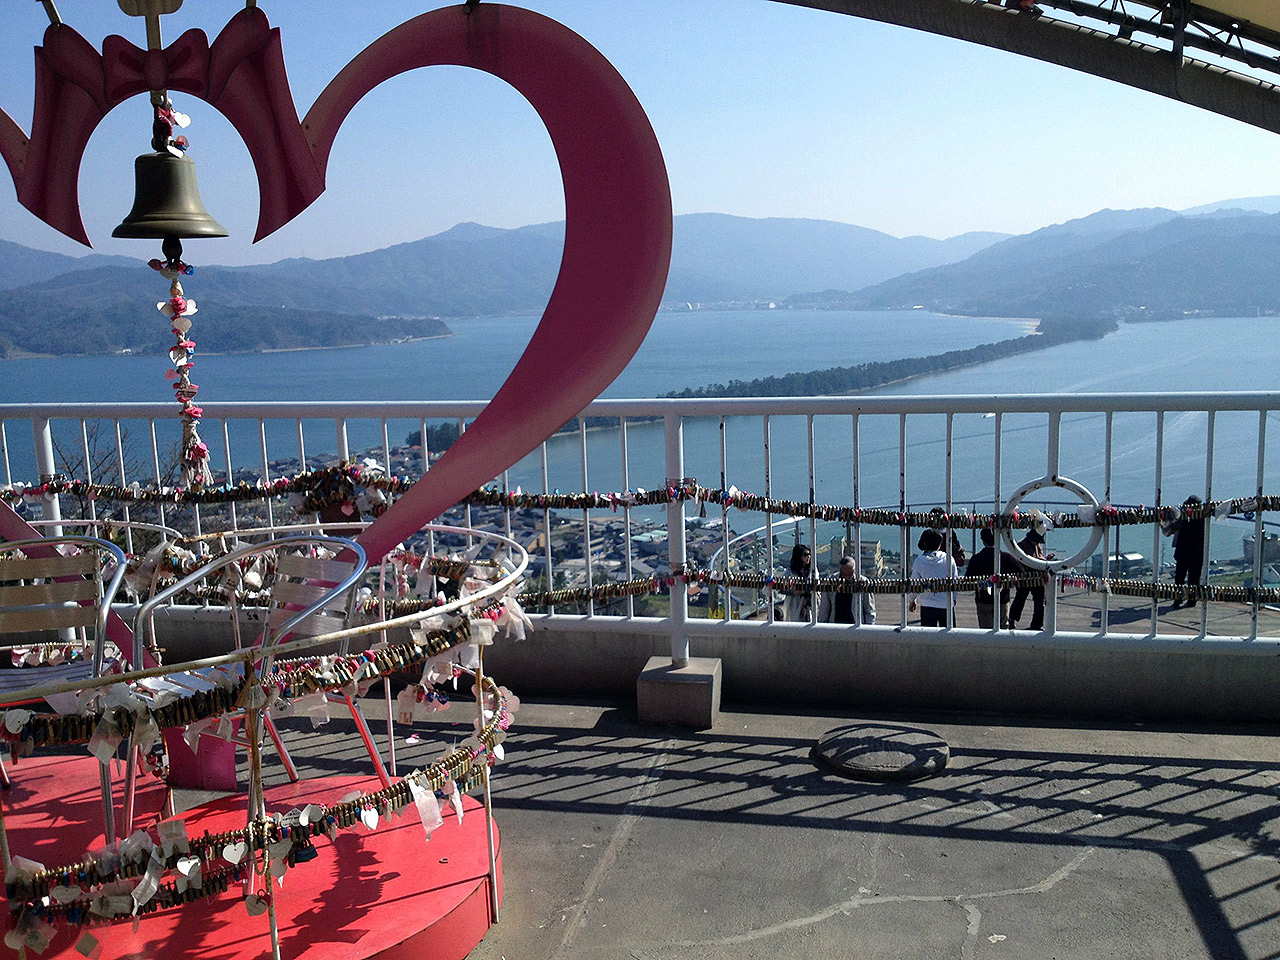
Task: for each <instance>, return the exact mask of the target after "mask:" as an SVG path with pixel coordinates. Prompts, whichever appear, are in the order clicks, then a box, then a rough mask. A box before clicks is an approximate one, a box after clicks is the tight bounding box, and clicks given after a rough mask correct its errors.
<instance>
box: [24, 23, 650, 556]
mask: <svg viewBox="0 0 1280 960" xmlns="http://www.w3.org/2000/svg"><path fill="white" fill-rule="evenodd" d="M443 64H448V65H455V66H469V67H474V68H475V69H478V70H484V71H486V72H488V73H491V74H493V75H494V76H497V77H500V78H502V79H503V80H506V81H507V82H508V83H510V84H511V85H512V86H513V87H515V88H516V89H517V90H518V91H520V93H521V94H523V95H524V96H525V98H526V99H527V100H528V101H529V102H530V104H531V105H532V106H533V107H534V109H535V110H536V111H537V112H538V114H539V116H540V117H541V118H542V120H543V122H544V123H545V125H546V127H547V132H548V133H549V134H550V136H551V140H552V144H553V145H554V147H555V151H556V156H557V159H558V160H559V163H560V170H561V174H562V177H563V181H564V193H565V220H566V225H565V241H564V256H563V259H562V261H561V265H560V274H559V276H558V277H557V279H556V284H555V288H554V290H553V291H552V294H551V299H550V301H549V302H548V304H547V308H546V310H545V311H544V313H543V315H542V321H541V323H539V325H538V328H537V330H536V331H535V332H534V335H533V338H532V340H531V341H530V343H529V346H528V347H527V348H526V350H525V352H524V354H523V355H522V356H521V358H520V360H519V362H518V363H517V364H516V367H515V369H514V370H513V371H512V372H511V374H510V376H509V377H508V378H507V380H506V382H505V383H503V385H502V387H501V388H500V389H499V390H498V392H497V394H496V395H495V396H494V398H493V400H492V401H491V402H490V404H489V405H488V407H486V408H485V410H484V411H483V413H481V415H480V416H479V417H478V418H477V419H476V421H475V422H474V424H472V426H471V428H470V429H468V430H467V432H466V433H465V434H463V436H462V437H460V438H459V439H458V441H457V442H456V443H454V445H453V446H452V447H451V448H450V449H449V450H448V452H447V453H446V454H445V455H444V456H443V457H442V458H441V459H440V460H439V461H438V462H437V463H436V465H435V466H434V467H432V468H431V470H430V471H429V473H428V474H427V476H426V477H424V478H423V480H421V481H419V482H418V483H416V484H415V485H414V486H413V487H411V488H410V489H409V490H408V491H407V492H406V493H405V494H404V496H402V497H401V499H400V500H399V501H398V502H397V503H396V504H395V505H394V506H393V507H392V508H391V509H390V510H388V511H387V512H386V513H385V514H384V515H383V516H382V517H380V518H379V519H378V520H377V521H376V522H375V523H374V524H372V525H371V526H370V527H369V528H368V529H367V530H366V531H365V532H364V534H363V535H362V536H361V538H360V539H361V542H362V543H363V544H364V546H365V549H366V551H367V552H368V554H369V557H370V560H376V559H379V558H381V557H382V556H383V555H384V554H385V553H386V552H387V550H389V549H391V547H393V546H395V544H397V543H398V542H400V541H401V540H403V539H405V538H406V537H408V536H409V535H411V534H412V533H414V532H416V531H417V530H418V529H420V528H421V526H422V525H423V524H425V523H427V522H429V521H430V520H432V519H434V518H435V517H437V516H438V515H439V514H440V513H441V512H443V511H444V510H446V509H447V508H448V507H450V506H452V505H453V504H454V503H456V502H457V501H458V500H460V499H462V498H463V497H464V496H466V495H467V494H468V493H470V492H471V491H473V490H474V489H476V488H477V487H479V486H480V485H482V484H484V483H485V482H487V481H489V480H490V479H492V478H493V477H495V476H497V475H498V474H500V473H501V472H502V471H503V470H504V469H506V468H507V467H508V466H510V465H511V464H513V463H515V462H516V461H517V460H519V459H520V458H521V457H523V456H525V455H526V454H528V453H529V452H530V451H532V450H534V449H535V448H536V447H537V446H538V444H539V443H541V442H542V441H543V440H544V439H546V438H547V437H548V436H550V435H551V433H553V432H554V431H555V430H556V429H557V428H559V427H560V426H562V425H563V424H564V423H565V422H567V421H568V420H570V419H572V418H573V417H574V416H576V415H577V413H578V412H579V411H580V410H581V409H582V408H583V407H584V406H586V405H587V404H588V403H589V402H591V400H593V399H594V398H595V397H596V396H597V395H598V394H599V393H600V391H601V390H603V389H604V388H605V387H606V386H607V385H608V384H609V383H610V382H612V380H613V379H614V378H615V377H616V376H617V375H618V373H620V372H621V370H622V368H623V367H625V366H626V364H627V362H628V361H629V360H630V359H631V357H632V356H633V355H634V353H635V351H636V349H637V348H638V347H639V346H640V343H641V342H642V341H643V340H644V337H645V334H646V333H647V332H648V330H649V326H650V324H651V323H652V322H653V316H654V313H655V312H656V310H657V307H658V303H659V301H660V299H661V296H662V290H663V287H664V286H665V283H666V277H667V270H668V267H669V265H670V260H671V191H670V186H669V184H668V182H667V174H666V167H665V165H664V163H663V160H662V152H661V150H660V149H659V147H658V142H657V138H656V137H655V136H654V133H653V128H652V127H651V126H650V124H649V121H648V118H647V117H646V116H645V114H644V110H643V108H642V107H641V106H640V104H639V102H638V101H637V100H636V98H635V95H634V94H633V93H632V92H631V90H630V88H629V87H628V86H627V84H626V82H625V81H624V80H623V79H622V77H621V76H619V75H618V72H617V71H616V70H614V68H613V66H612V65H611V64H610V63H609V62H608V61H607V60H606V59H605V58H604V57H603V56H602V55H601V54H600V53H599V52H598V51H597V50H595V48H593V47H592V46H591V45H590V44H588V43H587V42H586V41H585V40H583V39H582V38H581V37H579V36H578V35H577V34H575V33H573V32H572V31H571V30H569V29H568V28H566V27H564V26H562V25H561V24H558V23H556V22H555V21H553V20H550V19H548V18H546V17H543V16H541V15H539V14H536V13H533V12H531V11H529V10H524V9H521V8H519V7H510V6H506V5H503V4H498V3H488V2H486V3H481V4H479V5H478V6H476V7H474V8H468V7H464V6H452V7H447V8H444V9H440V10H435V11H432V12H430V13H426V14H423V15H422V16H420V17H417V18H415V19H413V20H410V21H409V22H407V23H405V24H402V25H401V26H399V27H396V28H395V29H393V30H391V31H390V32H388V33H387V34H386V35H384V36H383V37H381V38H380V39H378V40H376V41H374V42H373V43H372V44H370V45H369V47H367V48H366V49H365V50H364V51H363V52H362V53H360V54H359V55H358V56H357V57H356V58H355V59H354V60H352V61H351V63H350V64H348V65H347V66H346V67H345V68H344V69H343V70H342V72H341V73H339V74H338V76H337V77H335V78H334V80H333V81H332V82H331V83H330V84H329V86H328V87H326V88H325V90H324V92H323V93H322V94H321V95H320V97H319V99H318V100H317V101H316V103H315V104H314V105H313V106H312V108H311V110H310V111H309V112H308V113H307V116H306V118H305V119H304V120H303V121H302V123H301V124H300V123H299V122H298V120H297V113H296V110H295V108H294V105H293V96H292V93H291V91H290V89H289V81H288V76H287V74H286V73H285V69H284V56H283V53H282V47H281V42H280V32H279V30H278V29H273V28H271V27H270V26H269V24H268V23H267V19H266V16H265V15H264V14H263V13H262V11H261V10H259V9H257V8H256V7H250V8H247V9H245V10H243V11H241V12H240V13H238V14H236V16H235V17H233V18H232V20H231V21H230V22H229V23H228V24H227V25H226V27H224V28H223V30H222V32H221V33H219V35H218V37H217V38H216V39H215V40H214V42H213V43H212V44H210V43H209V42H208V40H207V39H206V37H205V35H204V33H203V32H202V31H199V30H189V31H187V32H186V33H184V34H183V35H182V36H180V37H179V38H178V39H177V40H176V41H174V43H173V44H171V45H170V46H169V47H166V48H165V49H163V50H140V49H139V48H137V47H135V46H133V45H132V44H130V43H129V42H128V41H126V40H124V39H123V38H121V37H108V38H107V39H106V40H105V41H104V42H103V51H102V53H101V54H99V53H98V52H97V51H96V50H95V49H94V48H93V47H92V46H91V45H90V44H89V43H88V41H86V40H85V39H84V38H83V37H81V36H80V35H79V34H77V33H76V32H75V31H74V30H72V29H71V28H70V27H69V26H67V25H65V24H64V25H62V26H61V27H58V28H53V27H50V29H49V30H48V31H47V32H46V33H45V38H44V44H43V46H42V47H38V48H37V49H36V99H35V113H34V117H33V120H32V132H31V137H30V139H29V140H28V138H27V137H26V136H25V135H24V134H23V132H22V130H21V129H20V128H19V127H18V125H17V124H16V123H14V121H13V120H12V119H11V118H10V117H9V116H8V114H5V113H4V112H3V111H0V156H3V158H4V160H5V162H6V163H7V164H8V166H9V170H10V172H11V174H12V175H13V179H14V184H15V186H16V187H17V192H18V199H19V201H20V202H21V203H22V204H23V205H24V206H26V207H27V208H28V209H29V210H31V211H32V212H33V213H35V214H36V216H38V217H40V218H41V219H43V220H45V221H46V222H47V223H49V224H50V225H52V226H54V227H56V228H57V229H59V230H61V231H62V232H63V233H66V234H67V235H68V236H71V237H73V238H74V239H78V240H81V241H82V242H84V243H88V238H87V237H86V235H85V231H84V226H83V224H82V222H81V219H80V211H79V203H78V199H77V196H76V188H77V181H78V176H79V169H80V161H81V158H82V157H83V154H84V148H85V145H86V144H87V142H88V139H89V135H90V134H91V133H92V132H93V130H94V128H95V127H96V126H97V124H98V123H99V121H100V120H101V119H102V117H104V116H105V115H106V114H107V113H108V112H109V111H110V110H111V109H112V108H113V107H115V106H117V105H118V104H120V103H122V102H123V101H124V100H126V99H128V98H129V97H132V96H135V95H137V94H140V93H144V92H146V91H148V90H151V89H159V88H164V89H169V90H175V91H179V92H183V93H188V94H191V95H193V96H196V97H199V98H201V99H203V100H206V101H207V102H208V103H210V104H212V105H213V106H214V107H216V108H217V109H218V110H220V111H221V112H222V113H223V114H224V115H226V117H227V118H228V119H229V120H230V121H231V122H232V124H233V125H234V126H235V128H236V129H237V130H238V131H239V132H240V135H241V136H242V137H243V138H244V140H245V144H246V146H247V147H248V148H249V152H250V155H251V156H252V157H253V161H254V166H255V168H256V170H257V175H258V183H259V194H260V198H261V199H260V210H259V218H258V231H257V236H256V237H255V239H261V238H262V237H264V236H267V235H269V234H270V233H272V232H274V231H275V230H276V229H278V228H279V227H281V226H283V225H284V224H285V223H288V222H289V221H290V220H291V219H293V218H294V217H296V216H297V215H298V214H299V213H301V212H302V211H303V210H305V209H306V207H307V206H308V205H310V204H311V202H312V201H314V200H315V198H316V197H317V196H319V195H320V193H321V192H323V190H324V173H325V169H326V167H327V164H328V158H329V152H330V148H331V147H332V145H333V140H334V137H335V136H336V135H337V132H338V129H339V127H340V126H341V125H342V122H343V120H344V119H345V118H346V116H347V114H348V113H349V112H350V111H351V109H352V107H354V106H355V104H356V103H357V102H359V100H360V99H361V98H362V97H363V96H364V95H365V94H366V93H368V92H369V91H371V90H372V89H373V88H374V87H376V86H377V85H378V84H380V83H381V82H382V81H384V80H388V79H390V78H391V77H394V76H397V75H399V74H401V73H404V72H405V71H407V70H413V69H416V68H417V67H425V66H431V65H443Z"/></svg>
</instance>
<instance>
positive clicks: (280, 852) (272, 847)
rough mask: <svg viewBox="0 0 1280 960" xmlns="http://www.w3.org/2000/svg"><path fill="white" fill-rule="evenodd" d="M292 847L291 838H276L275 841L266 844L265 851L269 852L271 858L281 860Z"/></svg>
mask: <svg viewBox="0 0 1280 960" xmlns="http://www.w3.org/2000/svg"><path fill="white" fill-rule="evenodd" d="M292 849H293V841H292V840H277V841H276V842H275V843H272V844H268V845H267V853H269V854H271V859H272V860H283V859H284V858H285V857H287V856H288V855H289V851H290V850H292Z"/></svg>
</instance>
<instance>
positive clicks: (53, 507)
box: [31, 417, 62, 537]
mask: <svg viewBox="0 0 1280 960" xmlns="http://www.w3.org/2000/svg"><path fill="white" fill-rule="evenodd" d="M31 432H32V434H33V439H34V440H35V447H36V469H37V470H39V471H40V481H41V482H42V483H43V482H44V481H46V480H52V479H53V477H54V475H55V474H57V472H58V468H57V464H56V461H55V460H54V456H53V431H52V430H51V429H50V427H49V420H48V418H46V417H37V418H35V419H33V420H32V421H31ZM41 510H43V511H44V519H45V520H55V521H57V520H61V519H62V501H61V499H60V498H59V497H58V495H57V494H54V495H53V496H52V497H49V496H46V497H45V498H44V501H43V504H42V506H41ZM45 536H46V537H60V536H62V527H61V525H57V524H55V525H54V526H52V527H50V528H49V529H48V530H47V532H46V533H45Z"/></svg>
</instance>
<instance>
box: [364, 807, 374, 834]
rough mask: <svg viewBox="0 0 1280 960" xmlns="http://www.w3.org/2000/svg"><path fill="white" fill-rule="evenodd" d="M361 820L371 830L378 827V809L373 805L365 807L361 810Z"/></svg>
mask: <svg viewBox="0 0 1280 960" xmlns="http://www.w3.org/2000/svg"><path fill="white" fill-rule="evenodd" d="M360 822H361V823H363V824H364V825H365V826H366V827H368V828H369V829H370V830H377V829H378V811H377V810H375V809H373V807H365V808H364V809H363V810H361V811H360Z"/></svg>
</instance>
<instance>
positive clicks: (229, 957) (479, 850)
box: [0, 756, 502, 960]
mask: <svg viewBox="0 0 1280 960" xmlns="http://www.w3.org/2000/svg"><path fill="white" fill-rule="evenodd" d="M97 767H98V762H97V761H96V760H94V759H93V758H92V757H87V756H86V757H84V758H79V757H71V758H68V757H35V758H31V759H27V760H23V761H22V762H21V763H20V764H19V765H18V766H16V767H11V768H10V774H11V776H12V779H13V787H12V788H11V789H10V790H8V791H5V793H4V795H3V803H4V806H5V824H6V827H7V828H8V831H9V844H10V849H11V850H12V852H13V853H14V854H15V855H19V856H25V857H29V858H30V859H33V860H38V861H40V862H41V863H43V864H45V865H46V866H53V865H55V864H59V863H67V862H74V861H77V860H79V859H81V858H82V857H83V856H84V852H85V850H86V849H88V848H90V847H100V846H101V845H102V829H101V827H102V805H101V800H100V796H101V794H100V792H99V789H98V786H97V783H98V772H97ZM376 789H378V781H377V780H376V778H373V777H330V778H325V779H317V780H306V781H303V782H301V783H298V784H286V785H284V786H282V787H276V788H273V789H270V790H268V791H267V810H268V811H270V812H275V811H277V810H278V811H286V810H289V809H291V808H293V807H297V806H303V805H305V804H307V803H331V802H335V801H337V800H339V799H340V798H342V797H344V796H346V795H347V794H349V793H351V792H353V791H356V790H360V791H369V790H376ZM117 798H118V795H117ZM163 799H164V791H163V789H162V788H161V787H160V785H159V784H158V782H157V781H155V780H154V779H152V778H147V779H146V781H145V783H142V782H140V789H139V793H138V810H139V825H140V826H150V825H151V824H153V823H155V821H156V819H157V813H158V811H159V809H160V807H161V804H162V802H163ZM442 806H443V808H444V812H445V816H444V825H443V826H441V827H440V828H439V829H437V830H436V831H435V833H434V834H432V838H431V840H430V842H427V841H426V840H425V836H424V833H423V829H422V823H421V821H420V820H419V818H418V814H417V811H416V810H415V809H414V807H413V806H412V805H411V806H409V807H407V808H405V810H404V811H403V812H402V815H401V816H400V817H392V818H391V819H390V820H384V821H383V822H381V823H379V824H378V829H377V830H375V831H372V832H370V831H369V830H367V829H365V828H364V827H363V826H356V827H354V828H350V829H347V830H344V831H342V832H341V833H339V834H338V837H337V839H336V840H335V841H332V842H331V841H329V840H328V838H326V837H317V838H316V840H315V846H316V850H317V851H318V853H319V856H318V857H316V858H315V859H314V860H312V861H310V862H308V863H302V864H299V865H297V866H296V867H293V868H291V869H290V870H289V872H288V873H287V874H286V875H285V878H284V886H283V887H279V886H277V887H276V912H277V919H278V922H279V926H280V949H281V955H282V957H284V958H285V960H291V958H306V960H365V958H373V957H377V958H379V960H421V958H428V957H429V958H431V960H462V958H463V957H465V956H466V955H467V954H468V953H469V952H470V951H471V950H472V949H473V948H474V947H475V945H476V944H477V943H479V942H480V939H481V938H482V937H483V936H484V934H485V932H486V931H487V930H488V929H489V922H490V909H491V904H490V899H489V880H488V874H489V863H488V847H487V843H486V840H485V829H484V808H483V807H482V806H481V805H480V803H479V802H478V801H476V800H473V799H472V798H470V797H467V798H466V802H465V806H464V813H465V815H464V819H463V822H462V823H461V824H459V823H458V822H457V819H456V817H455V816H454V813H453V810H452V808H450V807H449V805H448V804H443V805H442ZM119 809H121V806H120V805H119V804H118V805H117V810H119ZM117 815H119V814H117ZM183 816H184V818H185V819H186V821H187V824H188V833H189V834H190V835H191V836H198V835H199V834H201V833H203V832H204V831H206V830H208V831H210V832H217V831H222V830H230V829H235V828H239V827H243V826H244V823H245V799H244V797H243V796H234V797H230V798H227V799H223V800H217V801H214V802H212V803H208V804H203V805H201V806H199V807H195V808H193V809H192V810H189V811H187V812H186V813H185V814H184V815H183ZM494 833H495V843H496V841H497V828H496V825H495V828H494ZM152 835H153V837H154V831H153V834H152ZM501 890H502V858H501V853H500V852H499V854H498V896H499V898H501ZM86 929H87V930H88V931H89V932H90V933H92V934H93V935H94V936H95V937H97V938H98V940H100V941H101V942H102V954H101V960H121V958H129V960H135V958H136V960H142V958H148V960H151V958H156V957H163V958H165V960H180V958H193V960H194V958H199V960H241V958H244V960H249V958H254V960H257V958H261V957H269V956H270V955H271V941H270V932H269V929H268V926H267V917H266V915H265V914H263V915H261V916H256V917H251V916H249V914H248V912H247V911H246V910H245V906H244V902H243V897H242V893H241V888H240V887H238V886H235V887H233V888H232V889H231V890H229V891H228V892H227V893H225V894H222V895H220V896H217V897H212V898H210V899H208V900H201V901H198V902H196V903H191V904H187V905H186V906H182V907H175V908H173V909H170V910H161V911H157V912H156V913H153V914H151V915H150V916H147V917H144V918H142V920H141V922H140V923H139V925H138V932H137V933H134V932H133V929H132V924H131V923H130V922H129V921H128V920H124V921H117V922H115V923H113V924H107V925H102V926H93V927H88V928H86ZM79 936H80V931H79V930H78V929H76V928H68V927H66V926H65V925H63V926H60V928H59V933H58V936H57V937H56V938H55V939H54V941H53V943H52V944H51V945H50V947H49V949H48V950H47V951H46V952H45V953H43V954H42V955H41V956H42V958H55V957H56V958H66V960H83V957H82V955H81V954H80V953H79V952H77V951H76V950H75V942H76V940H78V939H79ZM0 950H2V951H4V952H5V953H10V951H9V950H8V948H6V947H0Z"/></svg>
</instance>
